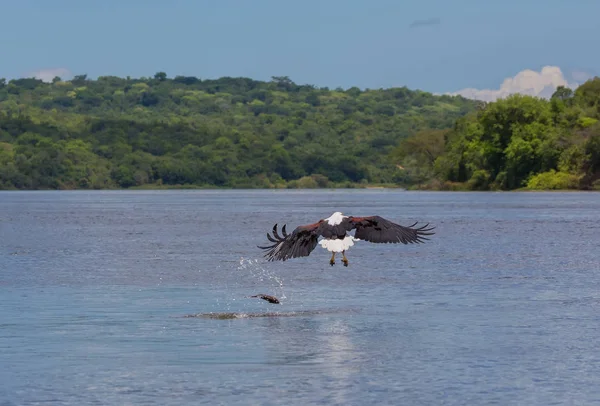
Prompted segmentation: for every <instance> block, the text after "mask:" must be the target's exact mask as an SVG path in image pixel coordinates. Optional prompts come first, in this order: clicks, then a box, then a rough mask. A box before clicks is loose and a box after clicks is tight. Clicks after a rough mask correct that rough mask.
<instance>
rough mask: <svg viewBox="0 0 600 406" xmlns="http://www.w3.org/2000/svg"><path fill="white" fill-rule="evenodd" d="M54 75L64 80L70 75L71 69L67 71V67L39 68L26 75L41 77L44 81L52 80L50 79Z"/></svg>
mask: <svg viewBox="0 0 600 406" xmlns="http://www.w3.org/2000/svg"><path fill="white" fill-rule="evenodd" d="M56 76H58V77H60V78H61V79H63V80H65V78H69V77H71V71H69V70H68V69H67V68H53V69H41V70H38V71H35V72H31V73H29V75H27V77H34V78H36V79H41V80H43V81H44V82H52V79H54V78H55V77H56Z"/></svg>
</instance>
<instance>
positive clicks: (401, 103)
mask: <svg viewBox="0 0 600 406" xmlns="http://www.w3.org/2000/svg"><path fill="white" fill-rule="evenodd" d="M475 105H476V103H474V102H472V101H470V100H467V99H464V98H462V97H450V96H434V95H432V94H430V93H427V92H422V91H413V90H409V89H407V88H406V87H402V88H394V89H376V90H370V89H365V90H361V89H358V88H350V89H346V90H344V89H328V88H317V87H315V86H311V85H297V84H296V83H294V82H293V81H292V80H291V79H289V78H288V77H273V78H272V80H270V81H256V80H252V79H248V78H231V77H223V78H220V79H216V80H201V79H199V78H196V77H187V76H176V77H174V78H172V79H170V78H168V77H167V75H166V73H164V72H158V73H156V74H155V75H154V76H153V77H148V78H144V77H143V78H137V79H132V78H130V77H127V78H119V77H113V76H102V77H99V78H97V79H96V80H91V79H89V78H87V76H86V75H76V76H75V77H73V78H72V79H71V80H62V79H61V78H59V77H57V78H55V79H54V80H53V81H52V82H51V83H45V82H43V81H41V80H38V79H34V78H24V79H15V80H11V81H8V82H7V81H6V80H4V79H0V188H3V189H80V188H91V189H104V188H130V187H166V186H178V187H185V186H194V187H234V188H235V187H237V188H242V187H244V188H246V187H247V188H263V187H331V186H355V185H361V184H362V185H364V184H401V183H402V182H403V181H404V173H403V172H402V171H401V170H399V169H398V168H397V167H396V165H395V164H394V162H393V160H392V159H391V158H390V156H389V155H390V152H391V150H393V149H394V148H395V147H396V146H397V145H398V143H399V141H400V140H401V139H403V138H404V137H407V136H409V135H410V134H412V133H414V132H415V131H418V130H420V129H426V128H439V129H443V128H448V127H450V126H451V125H452V123H453V122H454V121H455V120H456V119H457V118H459V117H462V116H464V115H465V114H466V113H468V112H470V111H472V110H473V109H474V107H475Z"/></svg>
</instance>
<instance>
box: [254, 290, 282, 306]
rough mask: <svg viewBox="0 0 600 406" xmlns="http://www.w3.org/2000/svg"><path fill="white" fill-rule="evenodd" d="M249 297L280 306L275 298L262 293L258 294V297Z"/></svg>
mask: <svg viewBox="0 0 600 406" xmlns="http://www.w3.org/2000/svg"><path fill="white" fill-rule="evenodd" d="M250 297H259V298H261V299H263V300H266V301H267V302H269V303H277V304H281V302H280V301H279V299H277V298H276V297H275V296H271V295H265V294H264V293H261V294H258V295H254V296H250Z"/></svg>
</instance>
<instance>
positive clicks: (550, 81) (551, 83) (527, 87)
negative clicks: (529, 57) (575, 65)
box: [448, 66, 591, 102]
mask: <svg viewBox="0 0 600 406" xmlns="http://www.w3.org/2000/svg"><path fill="white" fill-rule="evenodd" d="M571 76H572V77H573V79H574V81H573V82H569V81H568V80H567V79H566V78H565V75H564V74H563V72H562V71H561V69H560V68H559V67H558V66H544V67H543V68H542V70H541V71H540V72H536V71H533V70H531V69H525V70H522V71H521V72H519V73H517V74H516V75H515V76H513V77H511V78H506V79H504V82H502V85H500V88H499V89H475V88H466V89H462V90H459V91H457V92H452V93H448V94H450V95H461V96H463V97H466V98H468V99H475V100H483V101H487V102H491V101H495V100H497V99H499V98H505V97H507V96H509V95H511V94H515V93H520V94H523V95H529V96H538V97H544V98H550V96H552V94H553V93H554V91H555V90H556V88H557V87H558V86H565V87H570V88H572V89H574V88H576V87H577V86H579V85H580V84H581V83H583V82H585V80H587V79H589V78H590V77H591V75H588V74H586V73H585V72H573V73H572V74H571Z"/></svg>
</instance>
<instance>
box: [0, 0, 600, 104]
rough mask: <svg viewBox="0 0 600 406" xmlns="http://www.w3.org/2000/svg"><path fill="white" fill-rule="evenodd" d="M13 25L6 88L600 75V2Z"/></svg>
mask: <svg viewBox="0 0 600 406" xmlns="http://www.w3.org/2000/svg"><path fill="white" fill-rule="evenodd" d="M2 15H3V18H2V24H0V38H1V39H0V41H1V42H0V55H1V58H0V77H6V78H9V79H10V78H16V77H24V76H32V74H31V73H32V72H37V71H40V70H46V69H63V70H64V72H70V73H72V74H83V73H86V74H88V76H90V77H97V76H99V75H117V76H127V75H130V76H133V77H139V76H152V75H153V74H154V73H155V72H157V71H165V72H167V74H168V75H169V76H170V77H173V76H175V75H191V76H197V77H200V78H216V77H220V76H246V77H251V78H254V79H261V80H268V79H269V78H270V77H271V76H289V77H290V78H291V79H292V80H294V81H295V82H296V83H301V84H305V83H309V84H314V85H317V86H329V87H331V88H334V87H337V86H341V87H344V88H348V87H351V86H358V87H360V88H379V87H392V86H405V85H406V86H408V87H409V88H411V89H416V88H418V89H423V90H426V91H431V92H436V93H438V92H439V93H441V92H454V91H457V90H459V89H463V88H477V89H483V88H495V89H497V88H498V87H499V86H500V85H501V83H502V81H503V80H504V79H505V78H508V77H512V76H514V75H516V74H517V73H518V72H520V71H522V70H524V69H532V70H534V71H540V70H541V69H542V67H544V66H546V65H552V66H556V67H559V68H560V69H561V70H562V72H563V73H564V74H565V77H567V76H568V78H567V79H568V80H570V75H571V73H573V72H575V73H576V74H577V73H578V72H579V75H581V72H583V73H585V74H588V75H589V74H598V72H599V71H600V53H598V52H597V49H598V39H599V38H600V24H598V23H597V18H598V16H599V15H600V1H598V0H574V1H566V0H562V1H558V0H543V1H537V0H536V1H534V0H519V1H517V0H503V1H498V0H494V1H491V0H490V1H484V0H411V1H402V0H369V1H366V0H360V1H359V0H344V1H342V0H320V1H317V0H303V1H286V0H212V1H205V0H170V1H157V0H119V1H116V0H95V1H92V0H18V1H17V0H14V1H6V2H3V4H2ZM415 21H417V22H418V21H429V24H421V25H419V24H417V26H411V24H413V23H415Z"/></svg>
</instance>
